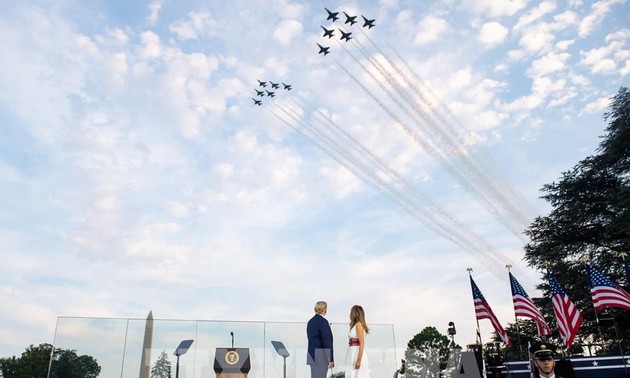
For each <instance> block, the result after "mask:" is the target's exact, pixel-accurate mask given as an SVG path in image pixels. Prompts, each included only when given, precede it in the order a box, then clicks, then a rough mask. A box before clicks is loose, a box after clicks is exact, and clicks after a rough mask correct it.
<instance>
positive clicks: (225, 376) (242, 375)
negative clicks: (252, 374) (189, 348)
mask: <svg viewBox="0 0 630 378" xmlns="http://www.w3.org/2000/svg"><path fill="white" fill-rule="evenodd" d="M250 369H251V364H250V362H249V348H217V349H216V351H215V352H214V372H215V373H216V374H217V378H247V373H249V370H250Z"/></svg>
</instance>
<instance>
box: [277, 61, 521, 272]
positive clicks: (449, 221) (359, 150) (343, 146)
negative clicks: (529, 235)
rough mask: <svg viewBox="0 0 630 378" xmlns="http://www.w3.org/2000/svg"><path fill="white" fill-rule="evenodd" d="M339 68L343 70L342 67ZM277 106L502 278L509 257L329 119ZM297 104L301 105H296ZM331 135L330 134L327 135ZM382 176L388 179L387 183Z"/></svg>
mask: <svg viewBox="0 0 630 378" xmlns="http://www.w3.org/2000/svg"><path fill="white" fill-rule="evenodd" d="M342 69H344V68H343V67H342ZM298 98H299V97H298ZM299 99H300V100H301V101H302V102H303V103H304V104H305V105H306V106H309V107H311V108H313V109H315V108H314V107H313V106H312V105H310V104H308V102H307V101H306V100H304V99H302V98H299ZM296 104H297V103H296ZM276 105H277V107H278V109H280V111H282V112H283V113H284V114H285V115H286V116H288V117H289V118H290V119H291V120H293V121H294V122H295V123H297V124H299V125H301V126H302V128H301V129H300V128H297V127H296V126H293V125H292V124H291V123H290V122H289V121H287V120H286V117H281V116H279V115H278V114H277V113H275V112H274V115H275V116H276V117H277V118H279V119H280V120H281V121H282V122H284V123H286V124H288V126H290V127H291V128H292V129H294V130H295V131H297V132H299V133H300V134H302V135H303V136H305V137H306V138H307V139H309V140H310V141H311V142H313V143H314V144H315V145H316V146H317V147H319V148H320V149H322V150H323V151H324V152H325V153H326V154H328V155H329V156H331V157H332V158H333V159H334V160H335V161H337V162H338V163H340V164H341V165H343V166H344V167H346V168H347V169H348V170H349V171H350V172H352V173H353V174H354V175H355V176H356V177H358V178H359V179H361V180H362V181H363V182H365V183H366V184H368V185H369V186H371V187H373V188H374V189H376V190H377V191H378V192H380V193H381V194H383V195H385V196H386V197H388V198H389V199H390V200H392V201H393V202H394V203H395V204H396V205H398V206H399V207H400V208H402V209H403V210H405V211H406V212H407V213H408V214H409V215H411V216H412V217H413V218H414V219H416V220H418V221H420V222H421V223H422V224H424V225H425V226H427V227H428V228H429V229H431V230H433V231H434V232H436V233H437V234H439V235H441V236H443V237H444V238H446V239H447V240H450V241H451V242H453V243H455V244H457V245H459V246H460V247H462V248H463V249H464V250H465V251H467V252H468V253H470V254H472V255H473V256H474V257H476V258H477V259H481V260H483V262H484V264H485V265H486V266H487V267H488V269H489V270H490V271H492V272H493V273H494V274H496V275H497V276H498V277H499V278H501V279H505V277H504V276H505V272H504V268H503V264H505V263H506V262H510V259H509V258H507V257H506V256H505V255H502V254H501V253H499V252H497V251H495V249H494V248H493V247H492V246H491V245H490V244H489V243H488V242H487V241H485V240H484V239H483V238H482V237H480V236H478V235H476V234H475V233H474V232H472V231H470V230H468V229H467V228H466V227H465V226H464V225H463V224H461V223H459V222H458V221H457V220H456V218H455V217H454V216H452V215H451V214H448V212H446V211H445V210H444V209H441V208H440V207H439V205H437V204H435V203H433V202H432V201H431V200H430V199H429V197H427V196H425V195H423V194H422V193H421V192H420V191H419V190H418V189H417V188H415V187H414V186H413V185H411V184H410V183H409V182H407V181H406V180H405V179H404V178H403V177H402V176H401V175H400V174H398V173H397V172H395V171H394V170H393V169H392V168H390V167H389V166H387V165H386V164H385V163H384V162H383V161H382V160H381V159H379V158H378V157H377V156H376V155H375V154H373V153H372V152H371V151H369V149H367V148H366V147H365V146H363V145H362V144H361V143H359V142H358V141H357V140H356V139H355V138H353V137H352V136H351V135H350V134H348V133H346V132H345V131H344V130H343V129H342V128H341V127H339V126H338V125H337V124H335V123H334V121H332V120H331V119H330V118H329V117H326V116H325V115H324V114H323V113H321V111H319V110H317V109H315V117H314V121H311V122H309V121H308V120H307V119H306V117H305V116H303V115H301V114H299V113H298V112H297V111H295V110H293V109H292V108H290V107H285V106H282V105H279V104H277V103H276ZM297 105H298V106H300V105H299V104H297ZM318 123H319V124H320V125H322V126H326V124H328V125H330V126H331V127H329V128H324V129H323V130H321V129H320V128H318V125H317V124H318ZM331 133H332V134H333V135H329V134H331ZM353 152H354V154H353ZM356 155H358V156H356ZM383 177H385V178H387V180H385V179H384V178H383Z"/></svg>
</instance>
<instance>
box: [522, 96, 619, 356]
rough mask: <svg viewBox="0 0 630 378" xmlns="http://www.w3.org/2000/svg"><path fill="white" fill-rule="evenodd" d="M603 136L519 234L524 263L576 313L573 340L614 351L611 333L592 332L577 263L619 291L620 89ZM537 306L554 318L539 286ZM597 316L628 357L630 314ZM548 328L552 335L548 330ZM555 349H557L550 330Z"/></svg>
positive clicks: (548, 189)
mask: <svg viewBox="0 0 630 378" xmlns="http://www.w3.org/2000/svg"><path fill="white" fill-rule="evenodd" d="M604 120H605V121H607V122H608V127H607V128H606V130H605V135H604V136H602V140H601V142H600V145H599V147H598V149H597V150H596V153H595V154H594V155H592V156H588V157H586V158H585V159H584V160H582V161H580V162H579V163H578V164H577V165H576V166H575V167H573V168H572V169H571V170H569V171H567V172H564V173H562V177H561V178H560V179H559V180H558V182H553V183H551V184H546V185H544V186H543V188H542V190H541V191H542V192H543V193H544V194H543V196H542V198H543V199H545V200H546V201H547V202H549V203H550V204H551V206H552V210H551V212H550V213H549V214H548V215H546V216H540V217H537V218H536V219H535V220H534V222H533V223H532V224H531V225H530V227H529V229H528V230H527V231H526V234H527V235H528V236H529V238H530V242H529V243H528V244H527V245H526V246H525V259H526V261H527V262H528V264H529V265H530V266H532V267H534V268H536V269H538V270H541V271H545V270H546V269H547V268H548V269H549V271H550V272H552V273H553V275H554V276H555V278H556V279H557V280H558V282H559V283H560V284H561V285H562V286H563V289H564V290H565V292H566V293H567V294H568V295H569V296H570V297H571V299H572V301H573V302H574V303H575V304H576V306H577V307H578V309H580V311H581V312H582V315H583V317H584V322H583V323H582V327H581V328H580V333H579V335H578V338H577V339H576V340H582V341H595V342H598V343H603V344H604V349H615V348H616V349H617V352H618V351H619V346H617V344H616V343H614V345H613V343H612V340H615V339H617V337H616V334H615V329H614V328H613V327H601V328H600V327H598V325H597V321H596V320H597V319H596V314H595V311H594V309H593V305H592V301H591V296H590V287H589V285H588V279H587V275H586V271H585V266H584V263H585V259H588V260H589V261H590V262H591V263H593V264H594V265H595V266H596V267H597V268H598V270H600V271H602V272H603V273H604V274H605V275H607V276H608V277H610V278H611V279H612V280H613V281H616V282H619V283H623V282H625V283H626V285H627V284H628V281H626V278H624V271H623V265H622V261H621V259H620V257H619V254H620V252H627V251H630V91H628V89H627V88H620V90H619V92H618V93H617V94H616V95H615V96H614V97H613V98H612V101H611V105H610V107H609V111H608V112H606V113H605V114H604ZM539 288H540V289H541V290H542V291H543V292H544V293H545V294H547V295H546V296H545V298H542V299H541V304H542V309H541V310H542V311H543V314H544V315H546V316H545V317H546V318H549V319H554V317H553V312H552V307H551V299H550V298H549V295H548V293H549V291H548V285H547V283H546V282H545V283H543V284H542V285H539ZM598 316H599V317H600V318H601V317H606V318H609V317H613V318H614V319H615V321H616V325H617V327H616V328H617V331H618V333H619V338H620V339H621V346H622V348H623V349H624V353H628V352H629V351H630V311H627V310H620V309H606V310H604V311H603V314H599V315H598ZM552 328H554V327H553V326H552ZM554 337H555V339H556V343H557V344H558V345H562V342H561V341H560V339H559V338H558V335H557V331H556V333H555V334H554Z"/></svg>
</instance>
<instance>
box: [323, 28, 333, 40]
mask: <svg viewBox="0 0 630 378" xmlns="http://www.w3.org/2000/svg"><path fill="white" fill-rule="evenodd" d="M320 26H321V25H320ZM322 29H324V37H328V39H330V38H332V37H333V35H334V32H335V30H333V29H326V28H325V27H323V26H322Z"/></svg>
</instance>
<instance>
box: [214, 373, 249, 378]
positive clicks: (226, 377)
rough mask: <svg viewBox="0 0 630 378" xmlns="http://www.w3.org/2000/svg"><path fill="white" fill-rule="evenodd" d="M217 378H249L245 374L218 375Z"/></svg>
mask: <svg viewBox="0 0 630 378" xmlns="http://www.w3.org/2000/svg"><path fill="white" fill-rule="evenodd" d="M217 378H247V374H245V373H218V374H217Z"/></svg>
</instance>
